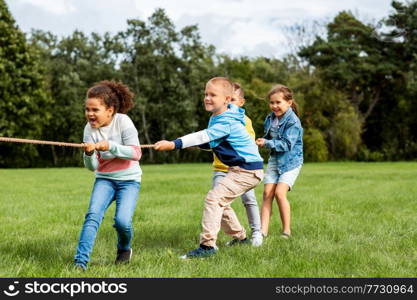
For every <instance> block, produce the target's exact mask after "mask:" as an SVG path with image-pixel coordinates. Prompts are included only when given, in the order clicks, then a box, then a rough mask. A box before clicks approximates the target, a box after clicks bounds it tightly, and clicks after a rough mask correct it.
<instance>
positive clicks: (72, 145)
mask: <svg viewBox="0 0 417 300" xmlns="http://www.w3.org/2000/svg"><path fill="white" fill-rule="evenodd" d="M0 142H9V143H25V144H40V145H53V146H62V147H75V148H83V147H84V146H83V144H76V143H64V142H51V141H40V140H28V139H17V138H9V137H0ZM140 147H141V148H153V147H154V145H140Z"/></svg>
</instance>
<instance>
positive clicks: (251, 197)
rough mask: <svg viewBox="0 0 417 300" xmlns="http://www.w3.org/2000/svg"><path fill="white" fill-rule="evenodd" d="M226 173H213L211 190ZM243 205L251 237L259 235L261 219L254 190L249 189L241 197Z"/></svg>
mask: <svg viewBox="0 0 417 300" xmlns="http://www.w3.org/2000/svg"><path fill="white" fill-rule="evenodd" d="M226 175H227V173H226V172H222V171H213V179H212V188H214V186H216V185H217V184H218V183H219V182H220V181H221V180H222V179H223V178H224V177H225V176H226ZM241 198H242V202H243V205H244V206H245V209H246V215H247V216H248V221H249V227H250V229H251V231H252V235H257V234H259V235H260V234H261V217H260V215H259V207H258V202H257V201H256V196H255V190H254V189H251V190H249V191H247V192H246V193H245V194H243V195H242V196H241Z"/></svg>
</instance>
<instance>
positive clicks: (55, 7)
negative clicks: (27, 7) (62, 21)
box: [20, 0, 76, 15]
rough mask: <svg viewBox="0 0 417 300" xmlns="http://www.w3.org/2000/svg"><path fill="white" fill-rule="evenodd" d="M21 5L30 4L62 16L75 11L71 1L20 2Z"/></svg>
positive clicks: (24, 0)
mask: <svg viewBox="0 0 417 300" xmlns="http://www.w3.org/2000/svg"><path fill="white" fill-rule="evenodd" d="M20 2H22V3H23V4H31V5H33V6H37V7H40V8H42V9H44V10H46V11H47V12H50V13H53V14H56V15H62V14H66V13H69V12H74V11H76V7H75V5H74V3H73V2H74V1H72V0H20Z"/></svg>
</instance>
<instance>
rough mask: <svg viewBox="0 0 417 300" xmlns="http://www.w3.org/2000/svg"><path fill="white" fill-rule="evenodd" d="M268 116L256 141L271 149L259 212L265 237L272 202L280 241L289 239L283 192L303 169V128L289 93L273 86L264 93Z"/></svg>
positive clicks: (282, 87) (289, 217) (288, 210)
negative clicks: (276, 209) (278, 214)
mask: <svg viewBox="0 0 417 300" xmlns="http://www.w3.org/2000/svg"><path fill="white" fill-rule="evenodd" d="M268 99H269V107H270V108H271V111H272V112H271V113H270V114H269V115H268V116H267V117H266V119H265V123H264V133H265V135H264V137H263V138H259V139H257V140H256V144H257V145H258V146H260V147H265V148H268V149H271V154H270V157H269V160H268V166H267V168H266V173H265V178H264V184H265V186H264V194H263V203H262V209H261V226H262V234H263V235H264V236H267V234H268V227H269V221H270V218H271V213H272V201H273V199H274V197H275V199H276V200H277V203H278V207H279V212H280V216H281V222H282V234H281V236H282V237H283V238H289V237H290V236H291V228H290V221H291V210H290V204H289V202H288V199H287V192H288V191H289V190H291V188H292V187H293V185H294V183H295V180H296V179H297V176H298V174H299V173H300V169H301V166H302V165H303V128H302V126H301V122H300V119H299V118H298V116H297V113H298V112H297V104H296V102H295V100H294V96H293V93H292V91H291V90H290V89H289V88H288V87H286V86H284V85H280V84H279V85H276V86H274V87H273V88H272V89H271V91H270V92H269V93H268Z"/></svg>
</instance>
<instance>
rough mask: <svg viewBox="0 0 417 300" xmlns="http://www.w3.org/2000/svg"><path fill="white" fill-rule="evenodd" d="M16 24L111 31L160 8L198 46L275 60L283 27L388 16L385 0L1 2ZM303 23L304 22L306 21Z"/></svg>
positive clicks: (282, 48)
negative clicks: (188, 29)
mask: <svg viewBox="0 0 417 300" xmlns="http://www.w3.org/2000/svg"><path fill="white" fill-rule="evenodd" d="M6 2H7V3H8V5H9V7H10V9H11V11H12V14H13V15H14V17H15V18H16V20H17V23H18V25H19V26H20V27H21V28H22V29H23V30H24V31H30V29H31V28H36V29H43V30H49V31H52V32H53V33H55V34H58V35H68V34H71V33H72V32H73V31H74V30H75V29H78V30H82V31H85V32H87V33H89V32H92V31H95V32H99V33H104V32H106V31H110V32H112V33H116V32H118V31H121V30H125V29H126V26H127V24H126V20H127V19H131V18H140V19H142V20H146V19H147V18H148V17H149V16H150V15H151V14H152V13H153V12H154V11H155V9H156V8H163V9H164V10H165V12H166V14H167V15H168V17H169V18H170V19H171V20H172V21H173V23H174V24H175V25H176V26H177V29H180V28H182V27H184V26H186V25H194V24H197V25H198V27H199V31H200V35H201V37H202V40H203V42H205V43H207V44H213V45H214V46H216V48H217V49H218V51H219V52H223V53H227V54H231V55H246V56H259V55H266V56H281V55H283V54H284V53H285V52H286V51H287V52H288V50H289V49H288V48H289V47H288V46H287V44H288V39H287V36H286V34H285V30H284V28H286V27H289V26H292V25H295V24H302V23H304V24H308V22H312V21H313V20H317V21H320V20H327V21H330V20H331V19H332V18H333V17H334V16H335V15H336V14H337V13H338V12H340V11H341V10H350V11H353V12H359V17H360V19H361V20H362V21H365V22H367V21H371V20H372V19H374V20H380V19H381V18H382V17H385V16H387V15H388V13H389V11H390V2H391V0H345V1H331V0H311V1H305V0H290V1H288V0H228V1H224V0H210V1H207V0H175V1H173V0H152V1H149V0H6ZM306 22H307V23H306Z"/></svg>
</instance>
